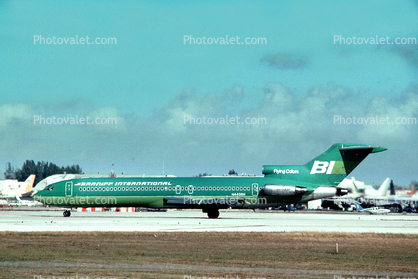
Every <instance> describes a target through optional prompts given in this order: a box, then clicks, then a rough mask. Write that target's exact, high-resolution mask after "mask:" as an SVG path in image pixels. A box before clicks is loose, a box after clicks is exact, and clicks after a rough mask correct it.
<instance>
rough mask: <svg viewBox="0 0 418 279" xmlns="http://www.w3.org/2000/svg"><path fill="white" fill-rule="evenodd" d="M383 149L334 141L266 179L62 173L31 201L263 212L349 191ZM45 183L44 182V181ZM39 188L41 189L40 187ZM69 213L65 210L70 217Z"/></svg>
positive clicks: (269, 168) (266, 169)
mask: <svg viewBox="0 0 418 279" xmlns="http://www.w3.org/2000/svg"><path fill="white" fill-rule="evenodd" d="M385 150H387V148H386V147H381V146H372V145H366V144H352V143H336V144H334V145H332V146H331V147H330V148H329V149H328V150H327V151H326V152H325V153H323V154H321V155H319V156H318V157H316V158H314V159H313V160H311V161H309V162H308V163H306V164H305V165H265V166H263V174H264V176H259V177H256V176H221V177H214V176H209V177H173V176H166V175H163V176H153V177H150V176H145V175H144V176H141V175H140V176H130V177H93V176H86V175H62V176H61V177H54V178H51V179H50V181H51V183H46V182H42V181H41V182H40V183H39V187H38V185H37V186H36V187H35V188H34V190H35V192H36V193H35V194H34V195H33V197H34V199H35V200H37V201H39V202H41V203H44V204H48V205H54V206H61V207H68V208H71V207H95V206H101V207H114V206H118V207H124V206H126V207H128V206H133V207H151V208H198V209H202V211H203V212H204V213H207V215H208V217H209V218H218V216H219V209H226V208H238V209H239V208H253V209H254V208H267V207H278V206H280V205H284V204H294V203H298V202H307V201H310V200H314V199H321V198H328V197H332V196H335V195H344V194H346V193H347V191H346V190H344V189H338V188H336V186H337V185H338V184H339V183H340V182H341V181H342V180H343V179H344V178H345V177H346V176H347V175H348V174H350V173H351V172H352V171H353V170H354V169H355V168H356V167H357V166H358V165H359V164H360V163H361V162H362V161H363V160H364V159H365V158H366V157H367V155H369V154H370V153H377V152H381V151H385ZM47 179H48V178H47ZM40 188H41V189H40ZM69 216H70V211H68V210H65V211H64V217H69Z"/></svg>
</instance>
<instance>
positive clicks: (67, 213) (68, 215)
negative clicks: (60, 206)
mask: <svg viewBox="0 0 418 279" xmlns="http://www.w3.org/2000/svg"><path fill="white" fill-rule="evenodd" d="M62 215H63V216H64V217H70V216H71V212H70V211H69V210H65V211H64V212H63V213H62Z"/></svg>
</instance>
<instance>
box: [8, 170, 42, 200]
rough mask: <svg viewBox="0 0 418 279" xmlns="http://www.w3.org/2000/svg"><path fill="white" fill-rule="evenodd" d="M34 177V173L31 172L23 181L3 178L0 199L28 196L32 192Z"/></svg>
mask: <svg viewBox="0 0 418 279" xmlns="http://www.w3.org/2000/svg"><path fill="white" fill-rule="evenodd" d="M35 177H36V175H34V174H31V175H30V176H29V177H28V178H27V179H26V180H25V182H18V181H17V180H13V179H6V180H3V181H2V184H3V185H2V187H1V188H0V189H1V190H0V199H10V198H14V197H15V196H18V197H23V196H30V195H31V193H32V187H33V183H34V182H35Z"/></svg>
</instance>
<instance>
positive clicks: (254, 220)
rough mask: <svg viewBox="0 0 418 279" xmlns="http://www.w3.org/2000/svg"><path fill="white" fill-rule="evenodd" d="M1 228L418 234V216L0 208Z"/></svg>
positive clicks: (346, 213)
mask: <svg viewBox="0 0 418 279" xmlns="http://www.w3.org/2000/svg"><path fill="white" fill-rule="evenodd" d="M0 231H19V232H34V231H116V232H118V231H120V232H134V231H138V232H170V231H179V232H208V231H216V232H229V231H235V232H298V231H309V232H349V233H350V232H352V233H370V232H372V233H402V234H418V214H407V215H405V214H398V213H390V214H388V215H371V214H366V213H357V212H340V213H337V212H323V211H319V212H317V211H296V212H283V211H269V210H266V211H255V212H254V211H252V210H220V217H219V218H217V219H209V218H207V216H206V214H204V213H202V212H201V211H200V210H168V211H167V212H146V211H145V212H76V211H72V212H71V217H63V216H62V211H61V210H59V211H58V210H46V211H38V210H13V211H2V212H0Z"/></svg>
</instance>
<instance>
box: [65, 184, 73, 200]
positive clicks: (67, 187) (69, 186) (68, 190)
mask: <svg viewBox="0 0 418 279" xmlns="http://www.w3.org/2000/svg"><path fill="white" fill-rule="evenodd" d="M72 195H73V182H72V181H69V182H65V196H66V197H71V196H72Z"/></svg>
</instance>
